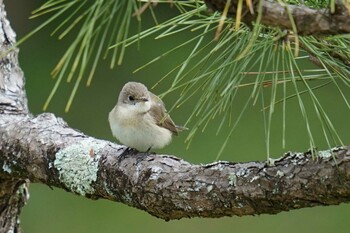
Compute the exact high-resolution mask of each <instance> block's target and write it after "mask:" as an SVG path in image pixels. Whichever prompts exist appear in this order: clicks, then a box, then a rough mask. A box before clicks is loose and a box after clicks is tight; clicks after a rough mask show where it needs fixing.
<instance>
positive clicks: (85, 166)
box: [54, 139, 107, 195]
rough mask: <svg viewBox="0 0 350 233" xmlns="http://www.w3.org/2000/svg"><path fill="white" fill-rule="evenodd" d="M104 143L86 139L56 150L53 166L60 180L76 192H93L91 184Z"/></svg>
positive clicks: (94, 177)
mask: <svg viewBox="0 0 350 233" xmlns="http://www.w3.org/2000/svg"><path fill="white" fill-rule="evenodd" d="M106 144H107V143H106V142H101V141H100V142H99V143H96V142H95V141H94V140H92V139H87V140H84V141H82V142H80V143H77V144H73V145H70V146H67V147H66V148H64V149H62V150H60V151H58V152H57V153H56V159H55V161H54V167H55V168H56V169H57V170H58V171H59V178H60V181H61V182H62V183H64V184H65V185H66V186H67V187H68V188H69V189H70V190H72V191H73V192H75V193H77V194H80V195H86V194H92V193H94V188H93V187H92V186H91V185H92V183H93V182H95V181H96V179H97V172H98V163H99V159H100V150H101V149H102V148H103V147H105V145H106Z"/></svg>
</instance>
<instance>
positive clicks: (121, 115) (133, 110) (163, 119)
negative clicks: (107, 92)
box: [108, 82, 187, 152]
mask: <svg viewBox="0 0 350 233" xmlns="http://www.w3.org/2000/svg"><path fill="white" fill-rule="evenodd" d="M108 121H109V124H110V127H111V130H112V134H113V136H114V137H116V138H117V139H118V140H119V141H120V142H121V143H122V144H124V145H126V146H128V147H131V148H135V149H137V150H138V151H142V152H145V151H146V152H149V151H150V150H151V149H160V148H163V147H164V146H166V145H168V144H169V143H170V142H171V138H172V135H178V133H179V132H180V131H182V130H185V129H187V128H185V127H182V126H177V125H175V123H174V122H173V120H172V119H171V118H170V116H169V114H168V113H167V111H166V109H165V106H164V103H163V101H162V100H161V99H160V98H159V97H158V96H156V95H154V94H153V93H152V92H150V91H148V89H147V87H146V86H145V85H143V84H142V83H138V82H128V83H126V84H125V85H124V87H123V88H122V90H121V92H120V94H119V98H118V102H117V104H116V105H115V107H114V108H113V109H112V111H111V112H110V113H109V117H108Z"/></svg>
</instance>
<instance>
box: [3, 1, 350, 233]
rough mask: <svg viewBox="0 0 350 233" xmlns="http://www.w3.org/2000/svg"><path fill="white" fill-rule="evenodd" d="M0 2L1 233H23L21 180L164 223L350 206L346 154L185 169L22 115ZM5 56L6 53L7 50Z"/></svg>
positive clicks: (22, 97)
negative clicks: (120, 205)
mask: <svg viewBox="0 0 350 233" xmlns="http://www.w3.org/2000/svg"><path fill="white" fill-rule="evenodd" d="M5 16H6V13H5V11H4V5H3V2H2V0H0V23H1V27H0V42H1V43H0V51H1V54H2V57H1V60H0V206H1V208H0V210H1V211H0V226H1V228H0V232H20V227H19V221H18V218H19V214H20V211H21V208H22V206H23V205H24V204H25V203H26V201H27V199H28V195H27V180H30V181H31V182H40V183H43V184H47V185H49V186H55V187H58V188H63V189H65V190H67V191H69V192H72V193H75V194H78V195H81V196H85V197H87V198H92V199H98V198H104V199H108V200H112V201H118V202H122V203H125V204H127V205H129V206H133V207H135V208H138V209H142V210H144V211H146V212H148V213H150V214H151V215H153V216H156V217H159V218H162V219H165V220H170V219H179V218H184V217H221V216H233V215H238V216H242V215H255V214H262V213H267V214H275V213H278V212H281V211H288V210H292V209H298V208H304V207H311V206H317V205H334V204H339V203H342V202H349V199H350V162H349V161H350V150H349V148H335V149H333V150H330V151H321V152H318V153H316V157H315V158H312V155H311V153H310V152H306V153H291V152H289V153H287V154H285V156H283V157H282V158H280V159H277V160H275V161H270V162H269V163H266V162H248V163H231V162H216V163H212V164H206V165H196V164H190V163H188V162H186V161H184V160H182V159H179V158H177V157H175V156H171V155H156V154H144V153H137V152H135V151H130V150H126V147H124V146H120V145H116V144H114V143H111V142H108V141H104V140H98V139H95V138H92V137H89V136H87V135H84V134H83V133H81V132H78V131H77V130H74V129H72V128H70V127H69V126H68V125H67V124H66V123H65V122H64V121H63V120H62V119H60V118H57V117H55V116H54V115H53V114H50V113H45V114H41V115H39V116H37V117H33V116H31V115H30V114H29V113H28V106H27V98H26V94H25V90H24V80H25V79H24V76H23V73H22V71H21V69H20V67H19V65H18V60H17V53H18V51H17V50H16V49H12V46H13V44H14V43H15V34H14V33H13V31H12V30H11V28H10V26H9V23H8V21H7V20H6V17H5ZM9 49H11V50H9Z"/></svg>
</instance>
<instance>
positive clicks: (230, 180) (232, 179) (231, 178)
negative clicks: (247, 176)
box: [228, 174, 237, 186]
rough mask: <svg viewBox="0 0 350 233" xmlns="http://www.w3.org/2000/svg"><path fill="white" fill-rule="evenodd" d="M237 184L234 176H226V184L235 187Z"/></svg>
mask: <svg viewBox="0 0 350 233" xmlns="http://www.w3.org/2000/svg"><path fill="white" fill-rule="evenodd" d="M236 183H237V176H236V174H230V175H229V176H228V184H229V185H231V186H236Z"/></svg>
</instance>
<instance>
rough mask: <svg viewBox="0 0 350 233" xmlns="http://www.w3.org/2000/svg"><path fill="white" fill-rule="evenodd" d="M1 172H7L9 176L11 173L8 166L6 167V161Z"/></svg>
mask: <svg viewBox="0 0 350 233" xmlns="http://www.w3.org/2000/svg"><path fill="white" fill-rule="evenodd" d="M2 170H3V171H4V172H7V173H8V174H11V172H12V169H11V168H10V166H9V165H7V163H6V161H5V162H4V165H2Z"/></svg>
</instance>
